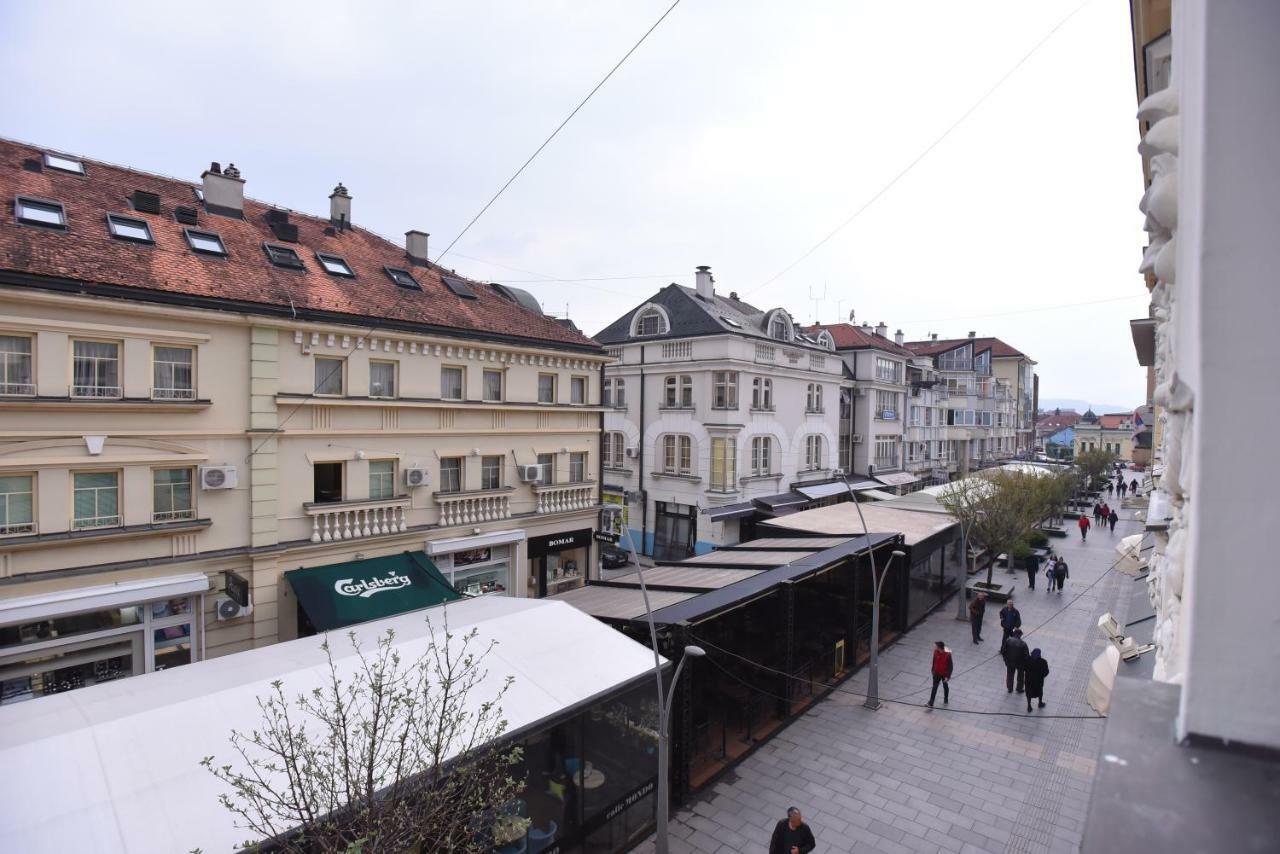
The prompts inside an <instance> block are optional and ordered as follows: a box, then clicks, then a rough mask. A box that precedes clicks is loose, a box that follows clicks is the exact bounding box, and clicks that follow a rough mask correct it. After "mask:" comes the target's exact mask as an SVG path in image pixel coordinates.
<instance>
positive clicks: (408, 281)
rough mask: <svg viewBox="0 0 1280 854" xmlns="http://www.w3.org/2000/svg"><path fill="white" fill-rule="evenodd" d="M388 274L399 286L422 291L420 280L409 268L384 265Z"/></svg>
mask: <svg viewBox="0 0 1280 854" xmlns="http://www.w3.org/2000/svg"><path fill="white" fill-rule="evenodd" d="M382 269H383V270H385V271H386V273H387V275H388V276H390V277H391V281H393V282H395V283H396V285H397V286H398V287H401V288H408V289H409V290H411V291H420V290H422V286H421V285H419V284H418V280H417V279H415V278H414V277H413V275H412V274H411V273H410V272H409V271H408V270H401V269H399V268H397V267H383V268H382Z"/></svg>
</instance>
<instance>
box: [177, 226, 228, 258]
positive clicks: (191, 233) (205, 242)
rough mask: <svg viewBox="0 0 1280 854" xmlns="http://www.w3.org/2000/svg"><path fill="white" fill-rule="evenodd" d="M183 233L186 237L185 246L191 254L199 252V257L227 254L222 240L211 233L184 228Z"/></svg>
mask: <svg viewBox="0 0 1280 854" xmlns="http://www.w3.org/2000/svg"><path fill="white" fill-rule="evenodd" d="M183 231H184V232H185V233H186V235H187V244H188V245H189V246H190V247H191V251H192V252H199V253H200V254H201V255H226V254H227V247H226V246H225V245H224V244H223V242H222V238H221V237H219V236H218V235H216V234H214V233H213V232H212V231H196V230H195V229H194V228H184V229H183Z"/></svg>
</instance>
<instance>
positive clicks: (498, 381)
mask: <svg viewBox="0 0 1280 854" xmlns="http://www.w3.org/2000/svg"><path fill="white" fill-rule="evenodd" d="M481 379H482V380H483V383H482V384H483V386H484V388H483V394H484V400H485V402H487V403H498V402H500V401H501V400H502V371H485V372H484V375H483V377H482V378H481Z"/></svg>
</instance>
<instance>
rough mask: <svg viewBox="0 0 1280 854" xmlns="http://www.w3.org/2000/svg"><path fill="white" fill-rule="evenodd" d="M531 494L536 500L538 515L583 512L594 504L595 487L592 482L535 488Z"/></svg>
mask: <svg viewBox="0 0 1280 854" xmlns="http://www.w3.org/2000/svg"><path fill="white" fill-rule="evenodd" d="M533 494H534V496H535V497H536V498H537V499H538V510H537V512H538V513H564V512H567V511H569V510H585V509H587V508H588V507H592V506H594V505H595V503H596V498H595V495H596V485H595V483H594V482H592V481H585V482H583V483H558V484H549V485H546V486H535V487H534V488H533Z"/></svg>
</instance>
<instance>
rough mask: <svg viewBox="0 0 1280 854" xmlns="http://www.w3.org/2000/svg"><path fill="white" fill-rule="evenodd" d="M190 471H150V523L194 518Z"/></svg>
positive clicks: (182, 469)
mask: <svg viewBox="0 0 1280 854" xmlns="http://www.w3.org/2000/svg"><path fill="white" fill-rule="evenodd" d="M192 474H193V472H192V469H191V468H189V467H185V466H184V467H183V468H174V469H152V471H151V521H152V522H155V523H160V522H182V521H186V520H188V519H194V518H196V506H195V500H194V495H195V494H194V492H192V489H191V482H192Z"/></svg>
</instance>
